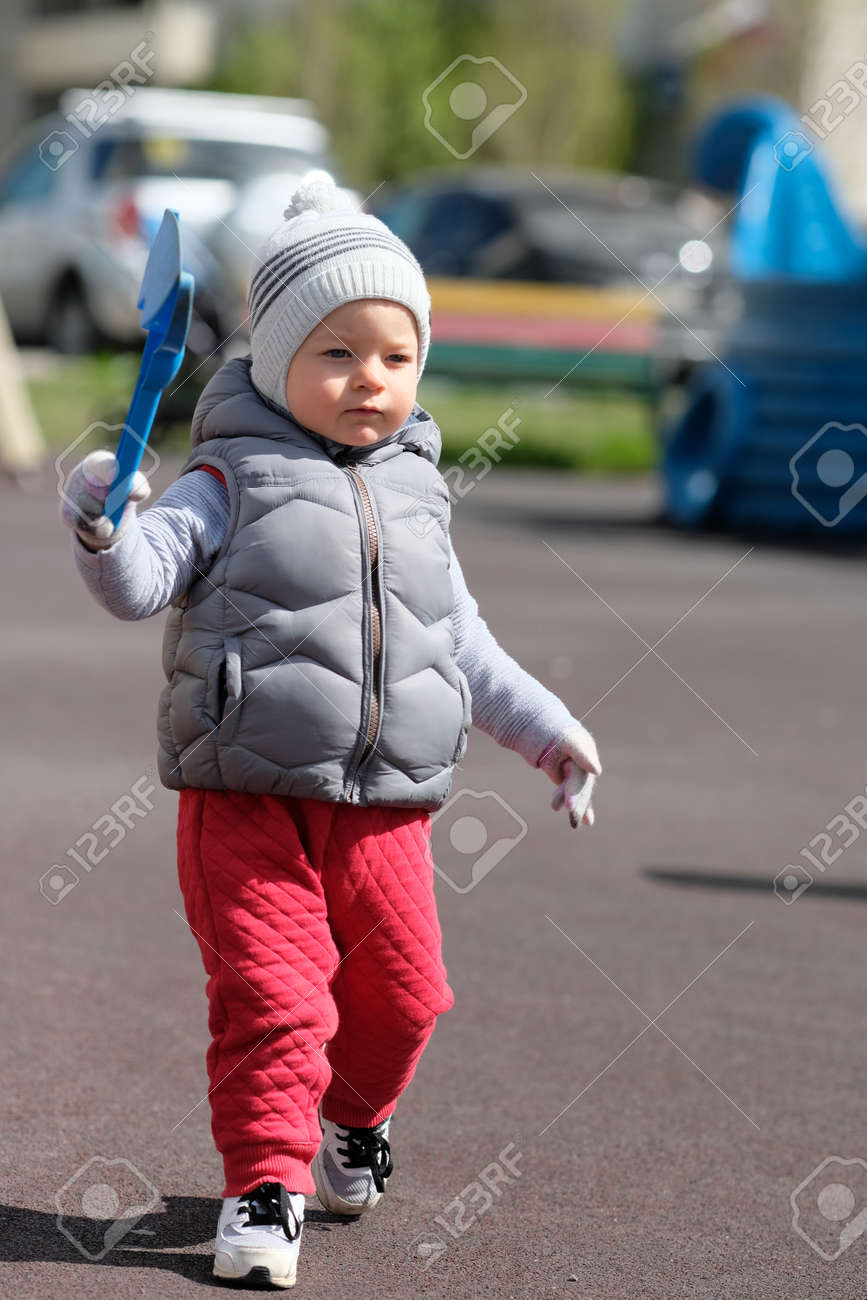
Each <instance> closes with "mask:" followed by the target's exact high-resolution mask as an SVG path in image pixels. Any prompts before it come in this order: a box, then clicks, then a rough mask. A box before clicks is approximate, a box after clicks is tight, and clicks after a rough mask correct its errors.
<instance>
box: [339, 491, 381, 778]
mask: <svg viewBox="0 0 867 1300" xmlns="http://www.w3.org/2000/svg"><path fill="white" fill-rule="evenodd" d="M343 468H344V469H345V470H346V473H347V474H348V475H349V477H350V478H351V479H352V480H353V481H354V483H355V485H356V487H357V489H358V493H359V496H360V497H361V505H362V511H363V518H364V523H365V526H366V529H367V552H368V557H369V560H370V565H369V572H368V573H367V574H366V575H365V584H366V585H369V590H370V605H369V608H370V628H371V631H370V640H371V672H370V681H369V684H368V697H369V701H370V704H369V708H370V712H369V715H368V723H367V732H366V735H365V738H364V747H363V749H362V751H361V754H360V755H359V758H358V762H357V763H356V765H355V770H354V771H353V773H352V777H351V780H350V783H349V800H350V802H354V801H355V793H356V782H357V780H358V773H359V771H360V770H361V768H362V766H363V765H364V763H365V762H366V761H367V759H368V758H369V756H370V754H371V753H372V751H373V747H374V740H375V737H376V733H377V730H378V728H379V692H378V689H377V683H378V680H379V668H380V661H381V654H382V614H381V610H380V605H379V584H378V581H377V576H378V568H379V535H378V533H377V529H376V518H375V516H374V513H373V506H372V505H371V503H370V494H369V493H368V491H367V484H366V483H365V482H364V479H363V478H362V477H361V475H360V474H359V472H358V470H357V469H355V468H354V467H353V466H351V465H344V466H343ZM365 558H367V557H365Z"/></svg>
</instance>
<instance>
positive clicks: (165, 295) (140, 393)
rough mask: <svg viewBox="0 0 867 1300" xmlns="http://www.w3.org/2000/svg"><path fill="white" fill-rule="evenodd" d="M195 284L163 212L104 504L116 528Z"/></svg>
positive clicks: (182, 337)
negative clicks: (142, 339) (142, 334)
mask: <svg viewBox="0 0 867 1300" xmlns="http://www.w3.org/2000/svg"><path fill="white" fill-rule="evenodd" d="M193 288H194V281H193V277H192V275H191V274H190V273H189V271H182V270H181V258H180V235H179V229H178V217H177V213H176V212H174V211H173V210H172V209H171V208H166V211H165V214H164V216H163V221H162V225H161V226H160V229H159V231H158V232H157V236H156V239H155V240H154V243H153V246H152V248H151V253H150V256H149V258H148V263H147V266H146V267H145V273H144V276H143V278H142V288H141V296H140V297H139V302H138V305H139V307H140V308H142V309H143V310H142V325H143V326H144V328H145V329H146V330H147V331H148V336H147V342H146V343H145V347H144V353H143V355H142V362H141V366H140V368H139V374H138V379H137V380H136V386H135V389H134V391H133V395H132V401H131V403H130V408H129V412H128V414H127V417H126V421H125V423H124V426H123V432H122V433H121V436H120V441H119V442H118V446H117V452H116V453H115V454H116V456H117V462H118V468H117V474H116V476H115V479H114V482H113V483H112V485H111V487H110V489H109V492H108V496H107V497H106V501H105V513H106V515H108V517H109V519H110V520H111V522H112V524H113V525H114V527H115V528H117V526H118V524H119V523H120V519H121V516H122V515H123V509H124V506H125V505H126V502H127V498H128V497H129V493H130V488H131V486H132V480H133V477H134V475H135V473H136V470H137V469H138V467H139V465H140V463H141V458H142V455H143V453H144V449H145V445H146V443H147V440H148V437H149V435H150V431H151V427H152V426H153V422H154V416H155V415H156V411H157V407H158V406H159V401H160V398H161V397H162V394H163V390H164V389H165V388H166V386H167V385H168V384H169V383H171V381H172V380H173V379H174V377H175V375H176V374H177V373H178V370H179V369H180V366H181V362H182V360H183V357H184V349H185V347H186V342H187V334H188V333H189V329H190V318H191V316H192V310H193Z"/></svg>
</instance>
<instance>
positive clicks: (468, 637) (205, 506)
mask: <svg viewBox="0 0 867 1300" xmlns="http://www.w3.org/2000/svg"><path fill="white" fill-rule="evenodd" d="M229 515H230V512H229V494H228V491H227V490H226V487H225V485H224V484H223V483H221V482H220V481H219V480H218V479H216V478H215V477H214V476H213V475H212V474H209V473H205V472H202V471H199V470H196V471H192V472H190V473H188V474H183V475H181V477H180V478H179V479H177V480H176V481H175V482H174V483H172V484H171V485H170V487H168V488H167V489H166V491H165V492H164V493H163V494H162V496H161V497H160V498H159V499H158V500H157V501H155V502H154V504H153V505H152V506H151V507H150V508H149V509H147V510H145V511H143V512H142V514H141V515H140V516H137V517H135V518H134V519H133V520H132V522H131V524H130V525H129V527H128V529H127V530H126V531H125V532H124V533H123V535H122V536H121V538H120V540H119V541H118V542H116V543H115V544H114V546H111V547H108V548H107V549H106V550H103V551H95V552H93V551H89V550H88V549H87V547H86V546H85V545H84V543H83V542H82V541H81V539H80V538H79V537H78V535H77V534H76V533H74V532H73V533H72V534H71V546H72V550H73V555H74V557H75V563H76V565H77V567H78V571H79V573H80V574H81V576H82V578H83V579H84V582H85V584H86V586H87V588H88V590H89V591H90V592H91V594H92V595H93V597H94V599H95V600H96V601H97V602H98V603H99V604H100V605H102V607H103V608H104V609H106V610H107V611H108V612H109V613H110V614H113V615H114V616H115V617H116V618H121V619H140V618H150V617H151V615H153V614H156V613H158V612H159V611H160V610H162V609H164V608H165V607H166V606H167V605H169V604H170V603H171V601H173V600H174V599H175V598H176V597H177V596H179V595H181V594H182V593H183V592H185V591H186V590H187V589H188V588H189V587H190V585H191V584H192V582H193V580H194V578H195V577H196V574H197V572H204V573H206V572H207V571H208V568H209V566H210V564H211V561H212V560H213V558H214V556H215V555H216V553H217V551H218V550H219V548H220V546H221V544H222V541H223V538H224V536H225V534H226V530H227V528H228V526H229ZM451 574H452V586H453V589H454V598H455V604H454V613H453V616H452V621H453V625H454V632H455V658H456V660H457V663H458V665H459V667H460V668H461V669H462V671H463V672H464V674H465V675H466V678H467V681H468V683H469V687H470V691H471V692H472V710H473V723H474V725H475V726H477V727H480V728H481V730H482V731H484V732H486V733H487V734H488V735H489V736H491V737H492V738H493V739H494V740H495V741H497V743H498V744H500V745H503V746H505V747H506V748H508V749H512V750H514V751H515V752H516V753H519V754H521V755H522V757H523V758H525V759H526V761H527V762H528V763H530V764H532V765H533V766H536V764H537V761H538V759H539V758H540V757H541V755H542V754H543V752H544V751H545V750H546V749H547V748H548V747H549V746H550V745H551V744H552V743H553V742H554V741H555V740H556V739H557V738H558V737H559V736H560V735H562V733H563V732H564V731H566V730H567V729H569V728H570V727H574V726H576V725H578V724H577V721H576V719H575V718H574V717H573V716H572V714H571V713H570V712H569V710H568V709H567V707H566V705H565V704H564V703H563V701H562V700H560V699H559V697H558V696H556V695H555V694H554V693H553V692H552V691H549V690H548V689H547V687H545V686H543V685H542V683H541V682H539V681H537V680H536V678H535V677H533V676H531V674H530V673H528V672H526V671H525V670H524V669H523V668H522V667H521V665H520V664H519V663H517V662H516V661H515V660H514V659H513V658H512V657H511V655H508V654H507V653H506V651H505V650H504V649H503V648H502V646H500V645H499V644H498V642H497V641H496V639H495V638H494V636H493V635H492V634H491V632H490V631H489V629H488V626H487V624H486V623H485V621H484V619H482V618H481V617H480V616H479V611H478V604H477V603H476V601H475V600H474V598H473V597H472V596H471V595H470V592H469V591H468V590H467V585H466V582H465V581H464V575H463V572H462V570H461V566H460V564H459V562H458V558H457V556H456V555H455V552H454V548H452V552H451Z"/></svg>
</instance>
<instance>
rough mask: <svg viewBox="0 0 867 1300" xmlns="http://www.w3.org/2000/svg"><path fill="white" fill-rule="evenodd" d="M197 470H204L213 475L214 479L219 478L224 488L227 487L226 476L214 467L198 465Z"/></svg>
mask: <svg viewBox="0 0 867 1300" xmlns="http://www.w3.org/2000/svg"><path fill="white" fill-rule="evenodd" d="M196 469H197V470H198V469H203V470H204V471H205V473H206V474H213V476H214V478H218V479H219V480H220V482H221V483H222V484H223V486H224V487H225V485H226V476H225V474H221V473H220V471H219V470H218V469H215V468H214V466H213V465H197V466H196Z"/></svg>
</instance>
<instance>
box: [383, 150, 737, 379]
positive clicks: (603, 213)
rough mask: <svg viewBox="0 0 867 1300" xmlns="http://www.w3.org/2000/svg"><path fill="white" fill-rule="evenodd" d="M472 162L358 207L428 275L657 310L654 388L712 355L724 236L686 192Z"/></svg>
mask: <svg viewBox="0 0 867 1300" xmlns="http://www.w3.org/2000/svg"><path fill="white" fill-rule="evenodd" d="M538 175H539V179H536V178H535V177H534V176H533V175H532V174H530V173H529V172H526V171H516V170H515V169H502V168H493V167H492V168H485V167H476V168H472V169H471V170H467V171H463V170H462V171H460V172H458V171H454V170H443V171H434V172H428V173H424V174H422V175H419V176H417V177H415V178H413V179H412V181H411V182H408V183H403V184H399V185H397V184H396V185H392V186H389V187H385V186H383V187H382V188H381V189H380V190H378V191H376V193H375V194H374V196H373V197H372V199H371V200H370V202H369V203H368V205H367V206H368V209H369V210H370V211H372V212H373V213H374V214H375V215H376V216H378V217H380V218H381V220H383V221H384V222H385V223H386V225H388V226H389V227H390V229H392V230H393V231H394V232H395V234H397V235H399V236H400V237H401V238H402V239H404V240H405V241H406V243H407V244H408V245H409V246H410V248H411V249H412V250H413V252H414V253H415V255H416V256H417V257H418V259H419V261H420V263H421V265H422V267H423V268H424V271H425V274H426V275H427V276H430V277H456V278H461V277H473V278H477V279H481V280H503V279H506V280H521V281H532V282H535V283H543V284H544V283H548V284H573V285H586V286H595V287H597V288H599V289H600V290H601V291H603V292H604V291H605V290H608V289H612V290H614V289H616V290H623V289H624V288H630V289H633V290H636V291H637V292H638V293H639V295H641V293H642V290H644V289H646V290H648V291H651V290H652V291H653V292H652V293H648V294H647V301H648V302H649V303H654V302H655V303H656V304H657V305H658V307H659V317H658V329H657V339H658V346H657V358H656V359H657V361H658V365H659V371H660V373H659V380H660V382H661V383H664V382H667V381H672V380H674V381H677V380H679V379H681V378H682V377H683V376H684V374H685V373H686V372H687V371H688V370H689V369H690V368H691V366H692V365H693V364H694V363H695V362H696V361H699V360H704V359H705V358H706V357H707V356H708V355H710V352H711V351H713V352H715V351H717V344H718V342H719V339H720V336H721V333H722V330H723V327H724V322H725V321H726V320H727V319H728V318H729V317H730V315H731V312H732V311H733V309H734V298H735V296H736V295H735V294H734V290H733V287H732V285H731V281H730V278H729V275H728V271H727V256H726V245H727V240H726V236H725V234H724V232H723V231H722V230H721V229H716V230H714V231H713V232H712V233H710V234H708V233H707V232H708V231H710V230H711V227H712V226H713V225H714V223H715V221H716V219H717V218H716V209H715V208H714V207H713V206H712V205H711V204H710V203H709V201H707V200H705V199H704V198H703V197H702V196H701V195H699V194H698V193H696V192H680V191H677V190H676V189H674V188H673V187H671V186H668V185H666V184H664V183H663V182H657V181H653V180H650V179H648V178H646V177H641V176H628V175H614V174H603V173H576V172H567V173H564V172H558V173H551V172H545V173H541V172H540V173H538Z"/></svg>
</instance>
